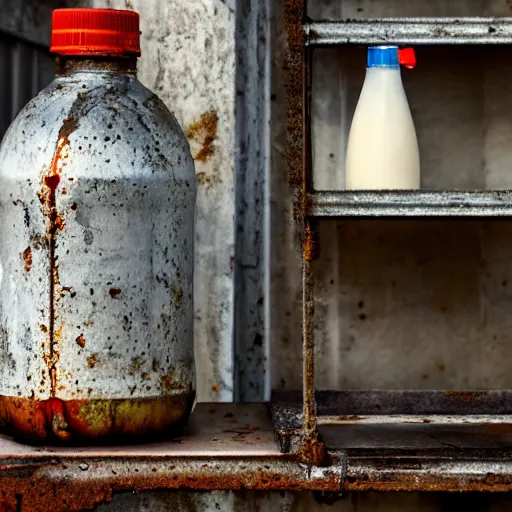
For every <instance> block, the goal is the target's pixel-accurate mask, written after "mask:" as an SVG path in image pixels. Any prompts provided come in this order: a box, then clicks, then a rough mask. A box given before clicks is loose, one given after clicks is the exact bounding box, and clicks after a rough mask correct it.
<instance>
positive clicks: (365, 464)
mask: <svg viewBox="0 0 512 512" xmlns="http://www.w3.org/2000/svg"><path fill="white" fill-rule="evenodd" d="M346 457H347V459H346V461H347V466H346V468H347V472H346V475H345V478H344V482H343V490H344V491H347V492H348V491H381V492H393V491H408V492H409V491H448V492H460V491H465V492H468V491H476V492H509V491H510V490H512V463H511V462H510V460H511V454H510V452H504V451H502V450H495V451H477V450H475V451H472V452H469V451H468V452H466V453H460V454H458V455H457V454H455V453H454V452H448V453H446V452H443V451H440V452H438V453H437V454H432V453H430V454H429V453H427V452H421V451H416V452H414V451H402V452H396V451H395V452H393V451H388V452H387V453H384V452H381V453H379V454H376V453H374V452H372V451H366V452H365V451H360V452H356V451H353V452H350V451H349V452H348V453H347V454H346Z"/></svg>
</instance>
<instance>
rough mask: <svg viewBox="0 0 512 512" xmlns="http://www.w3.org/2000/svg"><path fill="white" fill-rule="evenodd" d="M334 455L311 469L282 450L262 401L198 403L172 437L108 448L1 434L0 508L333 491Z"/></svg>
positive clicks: (337, 471)
mask: <svg viewBox="0 0 512 512" xmlns="http://www.w3.org/2000/svg"><path fill="white" fill-rule="evenodd" d="M342 473H343V471H342V465H341V462H340V457H339V456H337V455H336V454H333V456H332V457H331V458H330V461H329V464H327V465H325V466H323V467H315V466H313V467H308V466H307V465H305V464H301V463H299V462H298V461H297V460H296V457H295V456H293V455H290V454H283V453H281V452H280V450H279V448H278V446H277V443H276V440H275V433H274V430H273V427H272V422H271V420H270V414H269V410H268V405H266V404H246V405H243V404H205V403H203V404H198V405H197V406H196V408H195V410H194V412H193V413H192V416H191V418H190V422H189V424H188V426H187V428H186V430H185V432H184V434H183V436H181V437H179V438H177V439H170V440H168V441H163V442H158V443H153V444H147V445H140V446H108V447H101V446H100V447H83V448H63V447H47V446H41V447H34V446H28V445H25V444H21V443H17V442H15V441H13V440H12V439H10V438H8V437H5V436H0V475H1V477H2V478H1V479H0V494H1V498H0V509H1V510H4V508H3V507H7V508H6V510H7V509H8V510H52V511H54V512H64V511H69V510H89V509H91V510H92V509H93V508H94V507H95V506H96V505H97V504H98V503H101V502H102V501H108V500H110V499H111V497H112V493H113V492H116V491H147V490H155V489H159V490H162V489H189V490H200V491H211V490H239V489H251V490H267V491H294V490H295V491H298V490H301V491H302V490H304V491H315V490H316V491H326V492H328V491H331V492H339V491H340V490H341V487H342Z"/></svg>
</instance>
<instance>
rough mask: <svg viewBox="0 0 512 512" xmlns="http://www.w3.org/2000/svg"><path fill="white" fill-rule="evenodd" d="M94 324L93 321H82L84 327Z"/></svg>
mask: <svg viewBox="0 0 512 512" xmlns="http://www.w3.org/2000/svg"><path fill="white" fill-rule="evenodd" d="M93 325H94V322H84V326H85V327H92V326H93Z"/></svg>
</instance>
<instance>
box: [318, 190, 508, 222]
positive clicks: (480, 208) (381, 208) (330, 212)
mask: <svg viewBox="0 0 512 512" xmlns="http://www.w3.org/2000/svg"><path fill="white" fill-rule="evenodd" d="M308 214H309V215H311V216H315V217H510V216H512V192H510V191H508V190H495V191H472V190H468V191H459V190H456V191H449V190H447V191H445V190H443V191H437V190H432V191H423V190H422V191H397V190H385V191H381V192H377V191H357V192H344V191H339V192H336V191H325V192H323V191H322V192H314V193H312V194H309V195H308Z"/></svg>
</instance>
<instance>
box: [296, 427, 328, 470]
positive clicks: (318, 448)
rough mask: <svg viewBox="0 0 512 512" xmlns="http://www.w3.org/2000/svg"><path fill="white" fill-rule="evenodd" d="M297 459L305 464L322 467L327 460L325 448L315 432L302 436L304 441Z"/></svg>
mask: <svg viewBox="0 0 512 512" xmlns="http://www.w3.org/2000/svg"><path fill="white" fill-rule="evenodd" d="M297 457H298V459H299V460H300V461H302V462H304V463H306V464H310V465H311V464H312V465H315V466H322V465H323V464H325V463H326V461H327V458H328V453H327V447H326V446H325V443H323V442H322V441H321V440H320V438H319V436H318V434H317V432H316V431H314V432H311V433H310V434H308V435H305V436H304V440H303V443H302V446H301V449H300V451H299V453H298V454H297Z"/></svg>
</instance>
